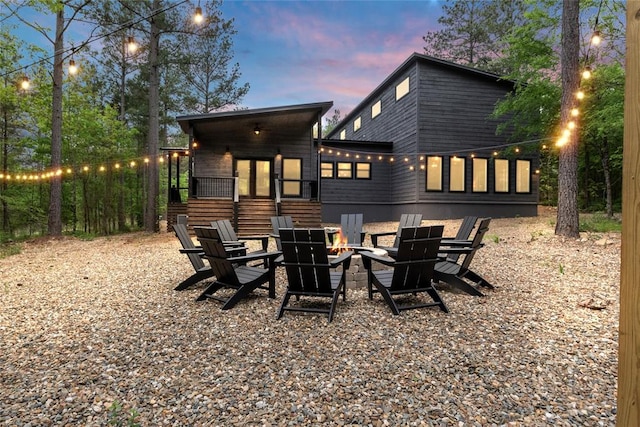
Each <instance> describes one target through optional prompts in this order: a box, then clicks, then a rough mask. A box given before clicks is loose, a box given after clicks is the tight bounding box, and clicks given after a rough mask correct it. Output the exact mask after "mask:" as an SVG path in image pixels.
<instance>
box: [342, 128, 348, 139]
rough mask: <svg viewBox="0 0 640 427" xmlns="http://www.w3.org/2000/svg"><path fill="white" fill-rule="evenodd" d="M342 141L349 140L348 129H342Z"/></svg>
mask: <svg viewBox="0 0 640 427" xmlns="http://www.w3.org/2000/svg"><path fill="white" fill-rule="evenodd" d="M340 139H347V130H346V129H342V130H341V131H340Z"/></svg>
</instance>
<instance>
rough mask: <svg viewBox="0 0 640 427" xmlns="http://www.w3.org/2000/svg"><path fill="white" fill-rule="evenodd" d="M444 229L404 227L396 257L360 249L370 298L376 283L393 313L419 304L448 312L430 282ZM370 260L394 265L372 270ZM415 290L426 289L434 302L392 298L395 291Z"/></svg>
mask: <svg viewBox="0 0 640 427" xmlns="http://www.w3.org/2000/svg"><path fill="white" fill-rule="evenodd" d="M443 229H444V227H443V226H440V225H438V226H432V227H405V228H403V229H402V231H401V232H400V243H399V244H398V254H397V256H396V259H395V260H394V259H390V258H388V257H381V256H379V255H375V254H374V253H372V252H368V251H362V252H360V255H362V261H363V264H364V267H365V268H366V269H367V276H368V279H367V282H368V285H367V287H368V291H369V299H373V293H374V289H373V288H374V287H375V291H376V292H380V294H381V295H382V297H383V298H384V300H385V301H386V303H387V304H388V305H389V307H390V308H391V311H392V312H393V314H395V315H397V314H400V312H401V311H402V310H409V309H415V308H422V307H439V308H440V310H442V311H444V312H445V313H448V312H449V309H448V308H447V306H446V305H445V303H444V301H443V300H442V298H441V297H440V294H438V291H437V290H436V288H435V287H434V286H433V274H434V267H435V264H436V263H437V262H438V258H437V257H438V248H439V247H440V239H441V238H442V231H443ZM373 261H375V262H377V263H380V264H383V265H386V266H390V267H393V268H392V269H391V270H373V268H372V267H373ZM418 293H427V294H428V295H429V296H430V297H431V299H432V300H433V302H421V301H418V302H416V303H414V304H408V303H407V304H401V303H400V302H399V300H398V299H396V298H394V297H396V296H398V295H407V294H414V295H417V294H418Z"/></svg>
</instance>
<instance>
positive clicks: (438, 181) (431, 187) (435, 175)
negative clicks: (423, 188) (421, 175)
mask: <svg viewBox="0 0 640 427" xmlns="http://www.w3.org/2000/svg"><path fill="white" fill-rule="evenodd" d="M427 191H442V157H438V156H428V157H427Z"/></svg>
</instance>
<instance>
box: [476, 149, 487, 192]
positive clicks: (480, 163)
mask: <svg viewBox="0 0 640 427" xmlns="http://www.w3.org/2000/svg"><path fill="white" fill-rule="evenodd" d="M487 165H488V161H487V159H480V158H474V159H473V191H474V192H477V193H482V192H486V191H487Z"/></svg>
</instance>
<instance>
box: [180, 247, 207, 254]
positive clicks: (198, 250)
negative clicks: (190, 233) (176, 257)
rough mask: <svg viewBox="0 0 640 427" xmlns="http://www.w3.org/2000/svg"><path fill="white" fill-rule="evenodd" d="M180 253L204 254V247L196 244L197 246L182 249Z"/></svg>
mask: <svg viewBox="0 0 640 427" xmlns="http://www.w3.org/2000/svg"><path fill="white" fill-rule="evenodd" d="M180 253H181V254H203V253H204V251H203V250H202V247H200V246H196V247H195V248H183V249H180Z"/></svg>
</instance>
